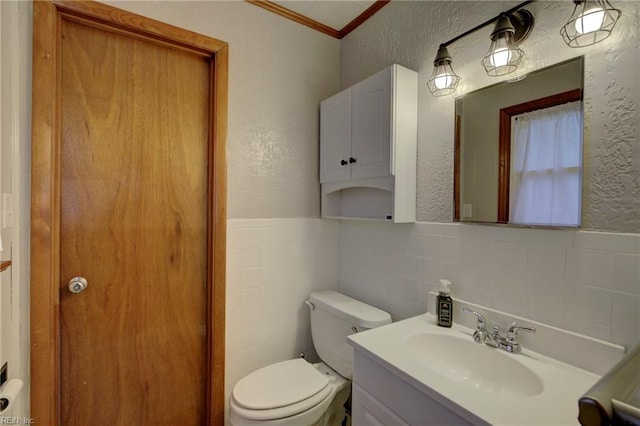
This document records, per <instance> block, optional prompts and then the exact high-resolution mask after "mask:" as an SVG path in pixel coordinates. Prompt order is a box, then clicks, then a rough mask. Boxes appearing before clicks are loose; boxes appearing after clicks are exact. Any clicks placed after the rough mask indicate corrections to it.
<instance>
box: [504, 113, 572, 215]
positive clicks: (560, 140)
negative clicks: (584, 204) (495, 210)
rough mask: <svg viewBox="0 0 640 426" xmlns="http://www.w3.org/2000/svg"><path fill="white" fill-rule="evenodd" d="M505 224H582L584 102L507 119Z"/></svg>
mask: <svg viewBox="0 0 640 426" xmlns="http://www.w3.org/2000/svg"><path fill="white" fill-rule="evenodd" d="M511 120H512V121H511V171H510V189H509V198H510V203H509V222H511V223H518V224H526V225H554V226H577V225H579V224H580V195H581V192H580V188H581V182H580V179H581V178H580V176H581V173H580V171H581V167H582V148H581V147H582V143H581V141H582V102H580V101H576V102H570V103H566V104H563V105H557V106H553V107H549V108H544V109H539V110H536V111H531V112H526V113H523V114H520V115H515V116H512V117H511Z"/></svg>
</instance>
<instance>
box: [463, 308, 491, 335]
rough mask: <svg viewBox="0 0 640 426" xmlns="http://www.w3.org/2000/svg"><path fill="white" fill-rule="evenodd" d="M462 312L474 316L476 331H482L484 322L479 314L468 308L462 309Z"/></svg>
mask: <svg viewBox="0 0 640 426" xmlns="http://www.w3.org/2000/svg"><path fill="white" fill-rule="evenodd" d="M462 311H463V312H469V313H470V314H473V315H475V316H476V320H477V323H476V329H478V330H480V331H484V329H485V324H486V321H485V320H484V317H483V316H482V314H479V313H478V312H476V311H474V310H473V309H470V308H468V307H466V306H465V307H463V308H462Z"/></svg>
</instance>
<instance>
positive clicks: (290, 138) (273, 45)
mask: <svg viewBox="0 0 640 426" xmlns="http://www.w3.org/2000/svg"><path fill="white" fill-rule="evenodd" d="M110 3H111V4H112V5H114V6H116V7H120V8H122V9H127V10H129V11H132V12H134V13H138V14H141V15H144V16H148V17H150V18H154V19H157V20H160V21H163V22H166V23H169V24H172V25H176V26H179V27H182V28H186V29H189V30H191V31H195V32H198V33H201V34H205V35H208V36H211V37H214V38H217V39H220V40H224V41H226V42H228V43H229V127H228V140H227V141H228V162H229V169H228V170H229V172H228V190H229V192H228V197H229V204H228V216H229V218H258V217H259V218H270V217H280V218H284V217H318V216H319V214H320V185H319V183H318V140H319V127H318V126H319V104H320V101H322V100H323V99H325V98H327V97H329V96H331V95H333V94H334V93H336V92H337V91H338V82H339V59H340V58H339V56H340V55H339V49H340V44H339V43H340V42H339V41H338V40H336V39H333V38H331V37H329V36H327V35H324V34H321V33H319V32H317V31H314V30H311V29H309V28H307V27H304V26H302V25H299V24H296V23H294V22H291V21H289V20H287V19H284V18H282V17H279V16H277V15H274V14H272V13H269V12H267V11H265V10H263V9H260V8H258V7H255V6H253V5H250V4H249V3H246V2H241V1H201V2H190V1H171V2H168V1H164V2H163V1H139V2H136V1H133V2H121V1H113V2H110Z"/></svg>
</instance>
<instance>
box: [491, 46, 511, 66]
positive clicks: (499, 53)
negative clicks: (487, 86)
mask: <svg viewBox="0 0 640 426" xmlns="http://www.w3.org/2000/svg"><path fill="white" fill-rule="evenodd" d="M489 60H490V61H491V65H493V66H494V67H496V68H498V67H503V66H505V65H507V64H508V63H509V61H510V60H511V51H510V50H509V49H508V48H506V47H501V48H499V49H496V50H495V51H494V52H493V53H492V54H491V58H490V59H489Z"/></svg>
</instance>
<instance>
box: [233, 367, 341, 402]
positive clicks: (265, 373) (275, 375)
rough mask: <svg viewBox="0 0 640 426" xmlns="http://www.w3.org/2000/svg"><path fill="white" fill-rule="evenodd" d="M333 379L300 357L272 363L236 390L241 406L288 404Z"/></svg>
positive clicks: (237, 399)
mask: <svg viewBox="0 0 640 426" xmlns="http://www.w3.org/2000/svg"><path fill="white" fill-rule="evenodd" d="M328 384H329V379H328V378H327V377H325V376H324V375H323V374H322V373H320V372H319V371H318V370H316V369H315V368H314V367H313V366H312V365H311V364H309V363H308V362H307V361H305V360H303V359H301V358H298V359H293V360H288V361H284V362H279V363H277V364H272V365H269V366H267V367H263V368H261V369H259V370H256V371H254V372H253V373H251V374H249V375H248V376H246V377H244V378H243V379H241V380H240V381H239V382H238V383H237V384H236V386H235V387H234V389H233V398H234V400H235V401H236V402H237V403H238V405H240V406H242V407H244V408H247V409H250V410H267V409H273V408H279V407H285V406H289V405H292V404H296V403H299V402H301V401H304V400H306V399H309V398H311V397H312V396H314V395H316V394H317V393H319V392H321V391H322V390H324V389H325V388H326V387H327V386H328Z"/></svg>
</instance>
